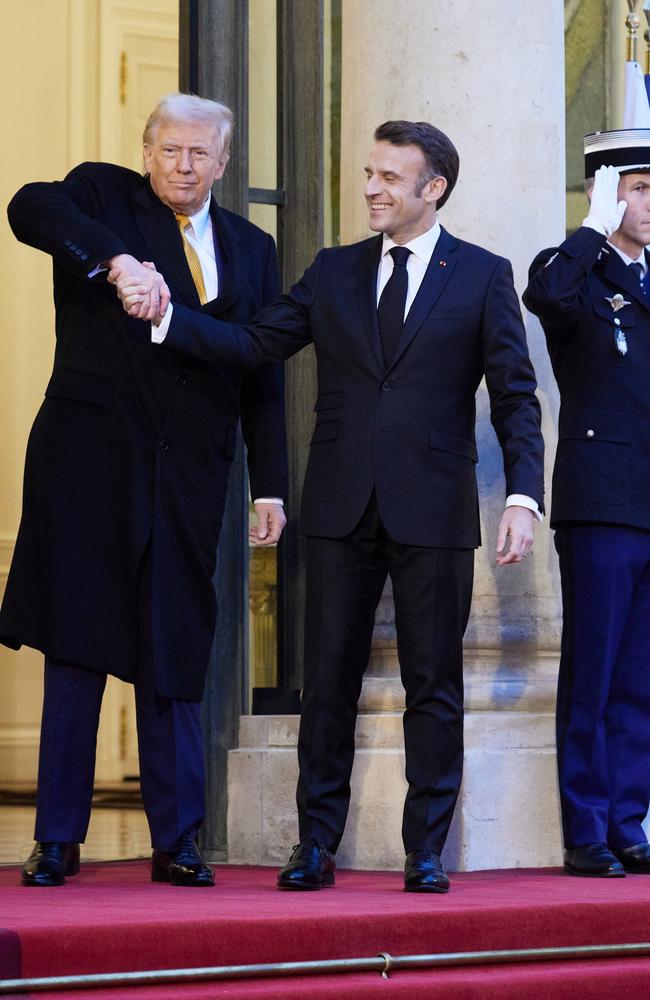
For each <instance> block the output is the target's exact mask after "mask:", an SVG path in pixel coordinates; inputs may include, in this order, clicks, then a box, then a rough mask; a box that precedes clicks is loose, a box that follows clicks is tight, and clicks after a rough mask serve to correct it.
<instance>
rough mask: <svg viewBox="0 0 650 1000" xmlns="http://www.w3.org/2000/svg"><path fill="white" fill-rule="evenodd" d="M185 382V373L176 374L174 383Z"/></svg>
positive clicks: (183, 383)
mask: <svg viewBox="0 0 650 1000" xmlns="http://www.w3.org/2000/svg"><path fill="white" fill-rule="evenodd" d="M186 383H187V378H186V376H185V375H177V376H176V385H185V384H186Z"/></svg>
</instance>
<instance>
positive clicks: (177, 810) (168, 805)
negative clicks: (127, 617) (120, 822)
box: [34, 560, 205, 851]
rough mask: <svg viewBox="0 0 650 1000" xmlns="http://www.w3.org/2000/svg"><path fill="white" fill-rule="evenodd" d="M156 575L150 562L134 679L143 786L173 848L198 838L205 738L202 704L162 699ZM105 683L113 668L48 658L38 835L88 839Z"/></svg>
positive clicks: (164, 845) (155, 826)
mask: <svg viewBox="0 0 650 1000" xmlns="http://www.w3.org/2000/svg"><path fill="white" fill-rule="evenodd" d="M147 562H148V560H147ZM149 573H150V566H147V568H146V570H145V572H144V573H143V579H142V583H141V586H140V601H139V604H140V607H139V650H138V668H137V675H136V680H135V684H134V688H135V702H136V720H137V728H138V751H139V757H140V787H141V792H142V800H143V803H144V808H145V812H146V814H147V820H148V822H149V828H150V831H151V843H152V846H153V847H154V848H157V849H158V850H161V851H170V850H173V849H174V848H175V847H176V845H177V844H178V841H179V838H180V837H181V835H182V834H184V833H189V834H191V835H192V836H194V835H195V834H196V833H197V832H198V829H199V827H200V826H201V823H202V821H203V816H204V809H205V804H204V799H205V792H204V788H205V767H204V758H203V740H202V735H201V724H200V703H199V702H192V701H180V700H175V699H174V700H173V699H170V698H162V697H160V696H159V695H158V694H157V693H156V690H155V684H154V668H153V661H152V655H151V649H152V642H151V627H150V621H151V614H150V610H149V594H150V587H149ZM105 685H106V675H105V674H102V673H98V672H97V671H94V670H87V669H85V668H83V667H78V666H75V665H74V664H71V663H66V662H65V661H62V660H56V659H54V658H52V657H46V658H45V691H44V699H43V718H42V723H41V746H40V757H39V770H38V794H37V803H36V830H35V834H34V836H35V839H36V840H40V841H64V842H69V843H77V842H80V843H82V842H83V841H84V840H85V837H86V831H87V829H88V822H89V819H90V809H91V800H92V792H93V781H94V772H95V748H96V743H97V727H98V725H99V712H100V708H101V702H102V695H103V693H104V687H105Z"/></svg>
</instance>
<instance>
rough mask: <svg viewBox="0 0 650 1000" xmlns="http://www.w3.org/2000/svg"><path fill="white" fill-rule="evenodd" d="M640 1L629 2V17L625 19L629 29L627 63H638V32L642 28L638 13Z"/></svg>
mask: <svg viewBox="0 0 650 1000" xmlns="http://www.w3.org/2000/svg"><path fill="white" fill-rule="evenodd" d="M637 3H638V0H627V6H628V11H629V13H628V15H627V17H626V18H625V27H626V28H627V61H628V62H636V61H637V48H638V37H637V32H638V30H639V28H640V27H641V18H640V17H639V15H638V14H637V12H636V5H637Z"/></svg>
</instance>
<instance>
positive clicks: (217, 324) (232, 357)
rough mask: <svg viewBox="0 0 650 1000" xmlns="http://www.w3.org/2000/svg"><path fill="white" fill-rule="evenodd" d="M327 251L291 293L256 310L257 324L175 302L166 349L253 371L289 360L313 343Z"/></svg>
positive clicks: (320, 254) (307, 271) (163, 347)
mask: <svg viewBox="0 0 650 1000" xmlns="http://www.w3.org/2000/svg"><path fill="white" fill-rule="evenodd" d="M323 252H324V251H321V252H320V253H319V255H318V256H317V257H316V260H315V261H314V263H313V264H312V265H311V266H310V267H309V268H308V269H307V270H306V271H305V273H304V274H303V276H302V278H301V279H300V281H299V282H298V283H297V284H295V285H294V286H293V288H292V289H291V291H290V292H289V293H288V294H286V295H281V296H280V297H279V298H277V299H275V300H274V301H273V302H271V303H270V305H268V306H266V307H265V308H263V309H262V310H261V311H260V312H258V313H257V315H256V316H255V318H254V320H253V322H252V323H247V324H245V325H244V324H241V325H240V324H237V323H226V322H224V321H222V320H218V319H214V318H213V317H212V316H208V315H207V314H205V313H201V312H195V311H194V310H192V309H188V308H187V307H185V306H181V305H177V304H176V303H174V312H173V315H172V319H171V323H170V324H169V330H168V332H167V336H166V337H165V340H164V342H163V344H162V345H161V348H160V349H161V350H165V349H170V348H171V349H173V350H176V351H181V352H182V353H184V354H187V355H189V356H190V357H192V358H194V359H195V360H197V361H207V362H209V363H212V364H218V365H224V366H225V367H227V368H235V369H239V370H243V371H248V370H250V369H253V368H257V367H258V366H259V365H263V364H268V363H269V362H271V361H286V359H287V358H290V357H291V356H292V355H293V354H296V353H297V352H298V351H300V350H301V349H302V348H303V347H305V346H306V345H307V344H309V343H311V323H310V310H311V306H312V303H313V300H314V296H315V293H316V288H317V285H318V278H319V273H320V266H321V259H322V254H323Z"/></svg>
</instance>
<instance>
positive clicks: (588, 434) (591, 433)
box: [587, 427, 596, 438]
mask: <svg viewBox="0 0 650 1000" xmlns="http://www.w3.org/2000/svg"><path fill="white" fill-rule="evenodd" d="M595 436H596V432H595V431H592V429H591V427H590V428H589V430H588V431H587V437H588V438H592V437H595Z"/></svg>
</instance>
